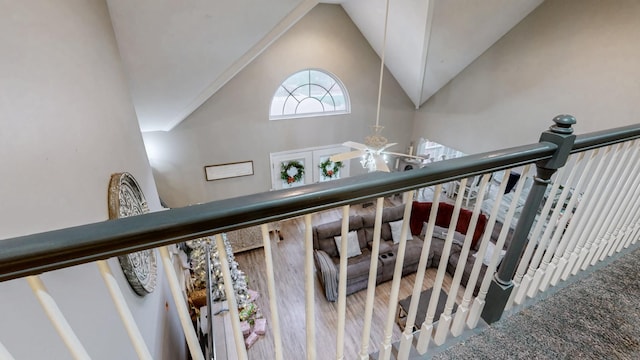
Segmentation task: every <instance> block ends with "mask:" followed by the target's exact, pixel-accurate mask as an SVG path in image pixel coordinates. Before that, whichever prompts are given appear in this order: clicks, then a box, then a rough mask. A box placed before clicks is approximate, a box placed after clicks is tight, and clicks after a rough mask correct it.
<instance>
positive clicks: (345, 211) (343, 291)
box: [336, 205, 349, 360]
mask: <svg viewBox="0 0 640 360" xmlns="http://www.w3.org/2000/svg"><path fill="white" fill-rule="evenodd" d="M348 234H349V205H345V206H343V207H342V229H341V236H342V242H341V243H340V254H342V256H340V271H338V273H339V277H340V278H339V280H338V331H337V338H336V359H338V360H342V359H344V327H345V318H346V313H347V256H346V254H347V253H348V252H349V250H348V245H349V241H347V240H348Z"/></svg>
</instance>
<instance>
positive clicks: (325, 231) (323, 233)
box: [313, 216, 367, 257]
mask: <svg viewBox="0 0 640 360" xmlns="http://www.w3.org/2000/svg"><path fill="white" fill-rule="evenodd" d="M361 229H362V218H361V217H360V216H351V217H349V231H354V230H356V231H357V230H361ZM341 235H342V220H337V221H332V222H329V223H326V224H320V225H317V226H315V227H314V228H313V248H314V249H319V250H323V251H324V252H326V253H327V254H328V255H329V256H331V257H338V256H340V255H339V254H338V248H337V247H336V242H335V240H334V237H335V236H341ZM358 243H359V244H360V248H366V247H367V241H366V240H365V238H364V232H363V231H358Z"/></svg>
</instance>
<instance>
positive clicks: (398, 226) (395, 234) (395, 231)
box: [389, 220, 413, 244]
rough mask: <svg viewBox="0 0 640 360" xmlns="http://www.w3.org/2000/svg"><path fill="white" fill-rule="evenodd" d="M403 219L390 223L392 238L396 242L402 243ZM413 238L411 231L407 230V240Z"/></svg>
mask: <svg viewBox="0 0 640 360" xmlns="http://www.w3.org/2000/svg"><path fill="white" fill-rule="evenodd" d="M402 223H403V221H402V220H398V221H392V222H390V223H389V226H390V227H391V238H392V239H393V243H394V244H399V243H400V236H401V235H402ZM411 239H413V236H412V235H411V232H410V231H407V240H411Z"/></svg>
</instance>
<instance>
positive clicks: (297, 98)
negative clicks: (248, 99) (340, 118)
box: [269, 68, 351, 120]
mask: <svg viewBox="0 0 640 360" xmlns="http://www.w3.org/2000/svg"><path fill="white" fill-rule="evenodd" d="M305 72H306V73H307V77H306V80H305V81H303V82H302V81H298V82H293V83H292V82H290V80H292V79H295V78H296V77H301V76H304V75H303V74H304V73H305ZM312 72H317V73H320V74H321V75H322V76H324V77H325V79H324V80H326V79H330V80H331V81H332V83H331V84H326V85H325V84H320V83H316V82H313V80H312V79H311V78H312ZM288 82H289V83H288ZM287 83H288V84H287ZM292 84H294V85H292ZM305 87H307V88H308V93H304V90H305V89H304V88H305ZM336 87H337V88H336ZM312 88H315V89H322V91H324V93H322V94H320V95H322V96H320V95H318V96H320V98H318V96H316V95H315V94H311V89H312ZM296 91H299V92H298V94H296ZM283 92H284V93H285V94H282V93H283ZM282 95H286V97H285V99H284V100H282V97H283V96H282ZM336 95H341V96H342V99H343V101H344V108H341V107H340V109H338V110H336V109H335V108H336V106H337V105H336ZM327 96H328V97H329V99H330V100H331V103H324V102H323V100H324V99H325V97H327ZM303 101H316V102H317V103H319V104H320V106H321V108H322V109H321V111H311V112H298V110H299V106H300V104H301V103H302V102H303ZM288 102H290V103H289V106H287V104H288ZM295 102H297V103H295ZM293 105H295V106H293ZM325 105H328V107H329V108H327V106H325ZM292 106H293V108H294V109H295V110H294V111H293V112H292V111H291V107H292ZM331 107H333V108H331ZM349 113H351V101H350V99H349V93H348V91H347V88H346V87H345V86H344V84H343V83H342V81H340V79H339V78H338V77H337V76H335V75H333V74H332V73H330V72H328V71H326V70H323V69H318V68H308V69H303V70H299V71H296V72H295V73H293V74H291V75H289V76H288V77H287V78H286V79H285V80H284V81H283V82H282V83H281V84H280V85H278V88H277V89H276V91H275V92H274V94H273V97H272V98H271V106H270V107H269V120H282V119H296V118H306V117H316V116H331V115H341V114H349Z"/></svg>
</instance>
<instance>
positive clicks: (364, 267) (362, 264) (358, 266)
mask: <svg viewBox="0 0 640 360" xmlns="http://www.w3.org/2000/svg"><path fill="white" fill-rule="evenodd" d="M331 260H333V263H334V264H335V266H336V268H337V269H338V274H339V273H340V259H339V258H335V257H334V258H331ZM370 266H371V251H369V249H366V248H365V249H362V255H358V256H354V257H352V258H349V259H348V260H347V283H350V282H351V281H354V280H356V279H359V278H363V277H364V278H368V277H369V267H370ZM377 273H378V275H380V274H382V266H380V263H378V271H377Z"/></svg>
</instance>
